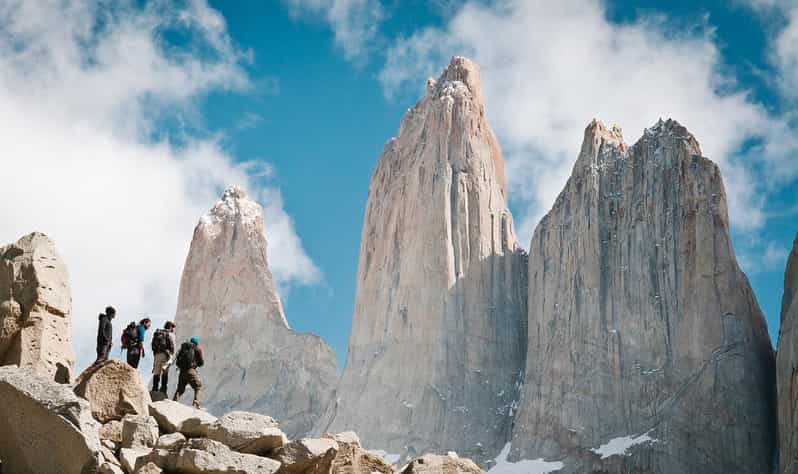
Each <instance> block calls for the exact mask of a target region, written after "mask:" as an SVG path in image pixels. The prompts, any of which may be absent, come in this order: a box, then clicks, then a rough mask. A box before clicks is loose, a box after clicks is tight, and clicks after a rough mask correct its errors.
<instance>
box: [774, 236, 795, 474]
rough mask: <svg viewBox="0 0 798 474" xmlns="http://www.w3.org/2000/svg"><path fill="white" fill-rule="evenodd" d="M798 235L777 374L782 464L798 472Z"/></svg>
mask: <svg viewBox="0 0 798 474" xmlns="http://www.w3.org/2000/svg"><path fill="white" fill-rule="evenodd" d="M796 325H798V235H797V236H796V237H795V242H794V243H793V248H792V253H790V258H789V260H788V261H787V271H786V272H785V273H784V296H783V298H782V301H781V326H780V327H779V346H778V348H779V351H778V354H777V356H776V374H777V382H778V383H777V385H778V399H779V402H778V406H779V409H778V411H779V464H780V469H781V472H782V474H795V473H798V332H796V330H798V326H796Z"/></svg>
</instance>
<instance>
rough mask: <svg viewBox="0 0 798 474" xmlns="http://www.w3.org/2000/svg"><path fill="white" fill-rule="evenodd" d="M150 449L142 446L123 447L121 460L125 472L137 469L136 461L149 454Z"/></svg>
mask: <svg viewBox="0 0 798 474" xmlns="http://www.w3.org/2000/svg"><path fill="white" fill-rule="evenodd" d="M149 452H150V450H149V449H146V448H145V449H142V448H132V449H131V448H122V449H120V450H119V461H120V462H121V464H122V467H123V468H124V469H125V472H128V473H131V472H135V471H136V461H137V460H138V459H139V458H140V457H143V456H146V455H147V454H149Z"/></svg>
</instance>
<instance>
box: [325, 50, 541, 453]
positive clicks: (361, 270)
mask: <svg viewBox="0 0 798 474" xmlns="http://www.w3.org/2000/svg"><path fill="white" fill-rule="evenodd" d="M525 273H526V258H525V254H524V252H523V251H522V249H521V248H520V246H519V245H518V244H517V242H516V238H515V233H514V230H513V219H512V215H511V214H510V211H509V210H508V208H507V197H506V184H505V178H504V164H503V160H502V156H501V151H500V149H499V144H498V142H497V141H496V137H495V136H494V134H493V132H492V130H491V128H490V126H489V125H488V123H487V120H486V118H485V111H484V106H483V103H482V96H481V92H480V79H479V70H478V68H477V66H476V65H475V64H474V63H472V62H471V61H469V60H468V59H466V58H462V57H455V58H452V60H451V63H450V64H449V66H448V68H447V69H446V70H445V71H444V72H443V74H442V75H441V76H440V78H439V79H438V80H437V81H435V80H432V79H430V80H429V81H428V83H427V93H426V96H425V97H424V98H423V99H422V100H421V101H420V102H418V103H417V104H416V105H415V106H414V107H412V108H411V109H409V110H408V111H407V113H406V114H405V116H404V118H403V119H402V122H401V125H400V127H399V133H398V136H397V137H396V138H394V139H391V140H390V141H389V142H388V143H387V144H386V145H385V148H384V150H383V153H382V155H381V156H380V159H379V162H378V164H377V169H376V171H375V172H374V175H373V177H372V179H371V185H370V187H369V194H368V202H367V205H366V214H365V219H364V224H363V234H362V239H361V247H360V260H359V267H358V276H357V292H356V297H355V309H354V317H353V324H352V333H351V336H350V340H349V352H348V355H347V360H346V368H345V370H344V373H343V377H342V381H341V384H340V387H339V392H338V395H337V402H336V403H333V404H332V405H331V407H330V409H329V410H328V414H327V416H326V417H325V420H324V422H323V423H321V424H320V426H319V428H318V430H317V431H325V430H326V431H330V432H337V431H343V430H355V431H357V432H358V434H359V435H360V436H361V438H362V440H363V444H364V446H366V447H368V448H370V449H382V450H385V451H387V452H389V453H393V454H402V455H418V454H421V453H423V452H442V453H445V452H447V451H449V450H453V451H456V452H458V453H459V454H463V455H466V456H469V457H473V458H476V459H481V460H484V459H486V458H492V457H495V455H496V454H498V452H499V451H500V450H501V448H502V446H503V445H504V444H505V443H506V442H507V440H508V438H509V432H510V425H511V421H512V416H513V409H514V403H515V401H516V400H517V393H518V384H519V382H520V376H521V374H522V373H523V367H524V357H525V354H526V347H525V345H526V337H525V336H526V328H525V320H526V281H525Z"/></svg>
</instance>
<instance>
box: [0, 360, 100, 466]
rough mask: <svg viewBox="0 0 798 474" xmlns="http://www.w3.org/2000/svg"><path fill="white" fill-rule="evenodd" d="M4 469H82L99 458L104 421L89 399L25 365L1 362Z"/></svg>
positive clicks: (0, 455) (0, 446)
mask: <svg viewBox="0 0 798 474" xmlns="http://www.w3.org/2000/svg"><path fill="white" fill-rule="evenodd" d="M0 401H2V403H0V459H2V466H3V472H9V473H16V472H19V473H25V472H35V473H37V474H38V473H41V474H83V473H87V472H95V471H96V470H97V469H98V468H99V466H100V463H101V457H102V455H101V454H100V453H101V445H100V437H99V429H100V424H99V423H98V422H97V421H95V420H94V419H93V418H92V415H91V410H90V409H89V402H87V401H86V400H83V399H81V398H79V397H78V396H77V395H75V394H74V393H73V392H72V390H71V389H70V388H69V387H68V386H66V385H61V384H57V383H55V382H54V381H52V380H50V378H49V377H47V378H45V377H43V376H40V375H35V374H32V373H31V372H30V371H29V370H27V369H21V368H18V367H13V366H8V367H0Z"/></svg>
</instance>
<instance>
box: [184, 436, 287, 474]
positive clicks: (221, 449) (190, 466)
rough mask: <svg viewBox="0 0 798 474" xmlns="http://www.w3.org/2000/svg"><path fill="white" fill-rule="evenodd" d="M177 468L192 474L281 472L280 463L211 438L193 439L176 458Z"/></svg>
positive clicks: (270, 473)
mask: <svg viewBox="0 0 798 474" xmlns="http://www.w3.org/2000/svg"><path fill="white" fill-rule="evenodd" d="M176 468H177V471H179V472H185V473H190V474H205V473H207V474H222V473H224V474H228V473H229V474H272V473H275V472H277V471H278V469H279V468H280V463H279V462H277V461H275V460H273V459H269V458H263V457H260V456H255V455H253V454H242V453H237V452H235V451H233V450H231V449H230V448H228V447H227V446H225V445H223V444H222V443H219V442H217V441H213V440H211V439H190V440H188V442H187V443H186V447H185V448H183V449H182V450H181V451H180V454H179V455H178V457H177V463H176Z"/></svg>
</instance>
